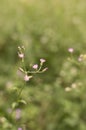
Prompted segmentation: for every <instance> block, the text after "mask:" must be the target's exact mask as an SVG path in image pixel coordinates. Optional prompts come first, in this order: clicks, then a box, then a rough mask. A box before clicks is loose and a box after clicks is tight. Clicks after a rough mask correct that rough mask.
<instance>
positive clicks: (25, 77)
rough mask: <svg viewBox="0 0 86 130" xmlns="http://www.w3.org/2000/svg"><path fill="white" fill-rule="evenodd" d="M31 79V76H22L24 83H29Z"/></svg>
mask: <svg viewBox="0 0 86 130" xmlns="http://www.w3.org/2000/svg"><path fill="white" fill-rule="evenodd" d="M31 78H32V76H28V75H27V74H26V75H25V76H24V80H25V81H29V80H30V79H31Z"/></svg>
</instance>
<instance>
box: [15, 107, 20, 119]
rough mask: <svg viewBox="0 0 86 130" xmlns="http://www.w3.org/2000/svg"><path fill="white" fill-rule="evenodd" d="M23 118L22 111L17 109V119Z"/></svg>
mask: <svg viewBox="0 0 86 130" xmlns="http://www.w3.org/2000/svg"><path fill="white" fill-rule="evenodd" d="M20 118H21V110H20V109H16V119H17V120H18V119H20Z"/></svg>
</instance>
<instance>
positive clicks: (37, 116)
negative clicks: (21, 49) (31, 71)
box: [0, 0, 86, 130]
mask: <svg viewBox="0 0 86 130" xmlns="http://www.w3.org/2000/svg"><path fill="white" fill-rule="evenodd" d="M22 44H23V45H24V46H25V48H26V51H25V52H26V66H28V67H29V65H30V64H34V63H39V59H40V58H45V59H46V64H45V65H46V66H48V68H49V69H48V71H47V72H46V73H44V74H42V75H36V76H35V77H34V78H33V79H32V80H31V81H30V82H29V83H27V84H26V86H25V89H24V91H23V93H22V98H24V99H25V100H26V101H27V103H28V104H27V105H26V106H22V105H20V106H19V109H21V111H22V118H21V119H20V120H18V121H16V119H15V115H16V114H15V111H16V109H15V110H14V113H13V114H11V113H9V112H8V109H9V108H10V107H11V104H12V103H13V102H15V98H16V96H17V94H16V92H15V91H14V89H15V88H20V87H21V85H22V81H21V79H20V78H19V77H18V75H17V68H18V67H19V65H20V61H19V59H18V56H17V47H18V46H19V45H22ZM69 47H73V48H74V58H75V60H77V57H78V56H79V54H81V53H82V54H83V53H85V50H86V1H85V0H70V1H68V0H65V1H64V0H54V1H53V0H36V1H35V0H13V1H12V0H6V1H5V0H3V1H2V0H1V1H0V56H1V58H0V70H1V71H0V127H1V129H2V130H16V129H17V128H18V127H23V129H24V130H34V129H35V130H44V129H45V130H85V129H86V125H85V122H86V117H85V115H86V111H85V110H86V102H85V101H86V96H85V91H86V88H85V86H86V80H85V65H83V64H81V66H77V65H76V64H73V63H71V62H69V61H68V60H67V58H68V57H69V53H68V52H67V50H68V48H69ZM74 85H75V86H76V87H77V89H73V90H72V91H70V92H66V91H65V88H66V87H72V86H74ZM4 118H5V119H4Z"/></svg>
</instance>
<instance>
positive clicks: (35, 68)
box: [18, 46, 48, 82]
mask: <svg viewBox="0 0 86 130" xmlns="http://www.w3.org/2000/svg"><path fill="white" fill-rule="evenodd" d="M24 50H25V48H24V46H22V47H20V46H19V47H18V57H19V58H20V59H21V61H22V63H23V67H19V70H20V71H21V72H23V73H24V77H23V79H24V80H25V81H26V82H27V81H29V80H30V79H31V78H32V77H33V76H32V74H34V73H35V74H36V73H43V72H45V71H46V70H47V69H48V68H47V67H45V68H43V64H44V62H46V60H45V59H43V58H41V59H40V64H39V65H38V64H34V65H33V66H32V68H31V71H28V70H26V68H25V65H24V61H25V54H24ZM32 69H33V70H32Z"/></svg>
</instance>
